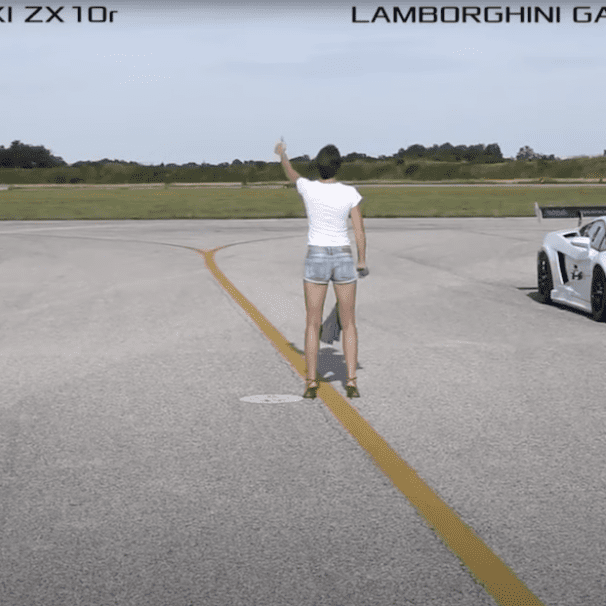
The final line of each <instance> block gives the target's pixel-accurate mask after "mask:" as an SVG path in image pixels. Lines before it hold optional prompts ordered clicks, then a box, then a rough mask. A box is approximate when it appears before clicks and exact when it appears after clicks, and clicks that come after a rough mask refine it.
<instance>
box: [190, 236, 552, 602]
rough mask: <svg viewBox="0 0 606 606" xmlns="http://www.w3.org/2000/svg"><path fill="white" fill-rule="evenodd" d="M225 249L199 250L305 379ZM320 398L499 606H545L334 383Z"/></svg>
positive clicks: (323, 387) (300, 360)
mask: <svg viewBox="0 0 606 606" xmlns="http://www.w3.org/2000/svg"><path fill="white" fill-rule="evenodd" d="M221 248H224V247H219V248H215V249H213V250H199V249H194V250H196V252H198V253H199V254H201V255H202V256H203V257H204V260H205V262H206V266H207V267H208V269H209V270H210V271H211V273H212V274H213V275H214V276H215V278H216V279H217V280H218V282H219V284H221V286H222V287H223V288H224V289H225V290H226V291H227V292H228V293H229V294H230V295H231V296H232V297H233V298H234V299H235V300H236V301H237V302H238V303H239V304H240V306H241V307H242V309H243V310H244V311H245V312H246V313H247V314H248V316H250V318H251V319H252V320H253V321H254V322H255V323H256V324H257V326H258V327H259V328H260V329H261V331H262V332H263V334H264V335H265V336H266V337H267V338H268V339H269V340H270V341H271V342H272V343H273V345H274V346H275V347H276V349H277V350H278V351H279V352H280V353H281V354H282V356H284V358H286V360H287V361H288V362H290V364H292V366H293V367H294V368H295V369H296V370H297V372H298V373H299V374H300V375H301V376H302V377H305V358H304V356H302V355H301V354H300V353H299V352H298V351H297V350H296V349H295V348H294V347H293V346H292V345H291V344H290V343H289V342H288V341H287V340H286V339H285V338H284V336H283V335H282V334H281V333H280V332H279V331H278V329H277V328H275V327H274V326H273V325H272V324H271V323H270V322H268V320H267V319H266V318H265V317H264V316H263V315H262V314H261V313H260V312H259V311H258V310H257V309H256V307H255V306H254V305H253V304H252V303H251V302H250V301H249V300H248V299H247V298H246V297H244V295H243V294H242V293H241V292H240V291H239V290H238V289H237V288H236V287H235V286H234V285H233V284H232V283H231V282H230V281H229V280H228V279H227V277H226V276H225V274H224V273H223V272H222V271H221V270H220V269H219V268H218V267H217V264H216V263H215V259H214V255H215V253H216V252H217V251H218V250H220V249H221ZM318 396H319V397H320V399H321V400H322V401H323V402H324V403H325V404H326V405H327V406H328V408H329V409H330V410H331V412H332V413H333V414H334V415H335V417H337V419H338V420H339V421H340V423H341V424H342V425H343V426H344V427H345V429H347V431H349V433H350V434H351V435H352V436H353V437H354V438H355V439H356V440H357V441H358V443H359V444H360V446H362V448H364V450H366V452H367V453H368V454H369V455H370V456H371V458H372V459H373V461H374V462H375V464H376V465H377V466H378V467H379V469H381V471H382V472H383V473H384V474H385V475H386V476H387V477H388V478H389V479H390V480H391V481H392V482H393V483H394V485H395V486H396V487H397V488H398V490H400V492H401V493H402V494H403V495H404V496H405V497H406V498H407V499H408V500H409V501H410V502H411V503H412V505H413V506H414V507H415V509H416V510H417V511H418V512H419V513H420V514H421V515H422V516H423V517H424V518H425V520H426V521H427V523H428V524H429V526H430V527H431V528H433V530H434V531H435V532H436V533H437V534H438V536H439V537H440V538H441V539H442V541H443V542H444V543H445V544H446V546H447V547H448V548H449V549H450V550H451V551H452V552H453V553H454V554H455V555H456V556H457V557H458V558H459V559H460V560H461V561H462V562H463V563H464V564H465V566H467V568H468V569H469V571H470V572H471V574H472V575H473V577H474V578H475V579H476V581H477V582H478V583H480V584H481V585H482V586H483V587H484V589H485V590H486V591H487V592H488V593H489V594H490V595H491V596H492V597H493V598H494V599H495V600H496V602H497V604H499V605H500V606H544V604H543V602H541V601H540V600H539V599H538V598H537V597H536V596H535V595H534V594H533V593H532V592H531V591H530V590H529V589H528V587H526V585H524V583H522V581H520V579H518V578H517V577H516V575H515V574H514V573H513V571H512V570H511V569H510V568H509V567H508V566H507V565H506V564H505V563H504V562H503V561H502V560H501V559H500V558H499V557H498V556H497V555H495V554H494V553H493V552H492V551H491V549H490V548H489V547H488V546H487V545H486V544H485V543H484V542H483V541H482V539H480V538H479V537H478V536H477V535H476V534H475V532H474V531H473V529H472V528H471V527H469V526H468V525H467V524H465V523H464V522H463V521H462V520H461V519H460V518H459V517H458V516H457V514H456V513H455V512H454V511H453V510H452V509H451V508H450V507H449V506H448V505H447V504H446V503H445V502H444V501H442V499H440V497H439V496H438V495H437V494H436V493H435V492H434V491H433V490H432V489H431V488H430V487H429V486H428V485H427V484H426V483H425V482H424V481H423V480H422V479H421V478H420V477H419V475H418V474H417V472H416V471H415V470H414V469H413V468H412V467H410V465H408V463H406V461H404V460H403V459H402V458H401V457H400V455H399V454H398V453H397V452H396V451H395V450H394V449H393V448H392V447H391V446H390V445H389V444H388V443H387V442H386V441H385V440H384V439H383V438H382V437H381V436H380V435H379V434H378V433H377V432H376V431H375V430H374V429H373V428H372V427H371V426H370V425H369V424H368V422H367V421H366V420H364V418H362V416H361V415H360V413H358V411H357V410H356V409H355V408H354V407H353V406H352V405H351V404H350V403H349V402H348V401H347V399H345V398H344V397H343V396H342V395H341V394H340V393H339V392H338V391H336V390H335V389H334V388H333V387H332V386H331V385H330V384H328V383H325V382H322V383H320V387H319V389H318Z"/></svg>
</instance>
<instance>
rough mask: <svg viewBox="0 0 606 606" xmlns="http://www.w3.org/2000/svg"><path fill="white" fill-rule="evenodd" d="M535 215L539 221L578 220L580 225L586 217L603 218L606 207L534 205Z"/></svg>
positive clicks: (536, 203) (605, 213)
mask: <svg viewBox="0 0 606 606" xmlns="http://www.w3.org/2000/svg"><path fill="white" fill-rule="evenodd" d="M534 213H535V215H536V216H537V219H538V220H539V221H541V218H543V219H578V220H579V225H580V224H581V223H582V221H583V219H584V218H585V217H601V216H603V215H606V206H539V204H538V202H535V203H534Z"/></svg>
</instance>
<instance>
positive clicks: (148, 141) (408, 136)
mask: <svg viewBox="0 0 606 606" xmlns="http://www.w3.org/2000/svg"><path fill="white" fill-rule="evenodd" d="M77 2H78V0H75V2H70V3H69V4H65V5H63V6H64V8H63V9H62V10H60V11H58V9H59V7H60V6H62V5H61V4H60V3H59V2H54V1H53V0H46V2H45V3H44V4H45V6H43V7H42V10H40V11H39V13H38V14H36V15H34V16H32V17H31V21H34V20H40V21H41V22H37V23H36V22H26V19H27V18H28V17H29V16H30V15H31V14H32V12H33V10H32V9H26V8H25V7H26V6H34V5H35V3H34V2H30V1H26V0H18V1H17V2H12V3H10V0H9V4H10V6H11V7H12V14H11V15H10V18H11V21H10V22H9V13H8V6H9V4H7V5H5V7H4V8H3V9H1V10H0V18H2V19H3V20H4V22H0V67H1V70H0V73H1V74H2V78H1V80H0V126H1V128H0V134H1V136H0V145H4V146H5V147H8V146H9V145H10V144H11V142H12V141H14V140H19V141H21V142H23V143H26V144H29V145H43V146H44V147H46V148H47V149H50V150H51V152H52V153H53V154H54V155H56V156H59V157H61V158H63V159H64V160H65V161H66V162H67V163H70V164H71V163H73V162H76V161H79V160H100V159H103V158H110V159H118V160H126V161H135V162H140V163H142V164H160V163H162V162H163V163H165V164H169V163H175V164H185V163H187V162H196V163H198V164H199V163H203V162H206V163H211V164H218V163H221V162H230V163H231V162H232V161H233V160H235V159H239V160H242V161H245V160H264V161H274V160H276V156H274V154H273V148H274V145H275V142H276V141H277V140H279V138H280V137H281V136H283V137H284V139H285V141H286V144H287V151H288V154H289V155H290V156H291V157H295V156H300V155H304V154H307V155H309V156H310V157H314V156H315V155H316V153H317V152H318V150H319V149H320V148H321V147H323V146H324V145H326V144H328V143H332V144H335V145H337V147H338V148H339V149H340V150H341V153H342V154H348V153H351V152H354V151H355V152H360V153H366V154H368V155H370V156H375V157H376V156H379V155H392V154H394V153H396V152H397V151H398V150H399V149H401V148H404V149H405V148H407V147H409V146H410V145H413V144H421V145H424V146H426V147H429V146H431V145H434V144H438V145H441V144H443V143H446V142H448V143H451V144H452V145H474V144H477V143H484V144H486V145H487V144H490V143H498V144H499V146H500V148H501V151H502V152H503V155H504V156H506V157H514V156H515V155H516V153H517V152H518V150H519V149H520V148H521V147H523V146H526V145H528V146H530V147H531V148H533V149H534V151H535V152H537V153H541V154H548V155H549V154H555V155H556V156H558V157H570V156H579V155H589V156H596V155H602V154H603V153H604V150H606V133H605V132H604V128H603V123H602V120H603V115H604V114H603V106H604V99H605V98H606V94H605V93H606V52H605V51H606V10H605V11H604V13H603V18H600V19H599V20H598V21H597V22H595V20H596V18H597V17H598V15H599V13H600V7H601V5H599V4H595V3H592V2H582V1H580V0H578V1H577V2H560V3H553V4H546V3H541V4H529V3H522V2H518V3H512V2H507V3H505V2H499V1H498V0H495V1H493V2H490V4H486V3H485V2H481V1H480V2H478V1H477V0H467V1H466V2H460V1H457V0H447V1H446V2H433V1H432V0H423V1H422V2H417V3H415V2H410V1H407V2H397V3H395V4H386V3H384V2H383V3H382V4H379V3H372V2H369V1H368V0H364V1H363V2H356V0H351V2H348V3H347V4H345V3H344V2H343V1H342V0H339V1H338V2H331V1H330V0H327V1H326V2H323V3H319V2H317V1H316V0H314V1H311V2H302V1H301V0H294V1H289V2H286V0H283V2H282V3H279V2H274V3H271V2H270V0H265V1H264V2H254V1H252V2H239V1H237V0H231V1H230V2H229V1H228V2H222V3H221V4H218V3H217V2H214V3H212V2H200V1H198V2H196V1H189V2H188V1H186V0H177V1H176V2H169V1H168V0H167V1H166V2H159V1H157V0H156V1H151V2H145V3H141V2H140V1H139V0H118V1H116V2H114V1H113V0H94V2H91V3H81V4H76V3H77ZM101 2H105V4H104V5H102V4H100V3H101ZM605 4H606V3H605ZM46 5H48V6H49V7H50V9H52V10H49V9H48V8H47V7H46ZM72 6H80V7H81V8H80V10H77V9H74V8H72ZM101 6H103V8H99V7H101ZM352 6H355V7H356V20H357V21H369V22H368V23H362V22H359V23H354V22H353V18H352ZM378 6H383V7H384V8H385V14H386V15H387V16H389V17H390V20H391V18H392V17H393V7H394V6H397V7H399V8H400V10H401V12H402V13H403V14H406V12H407V11H408V10H409V9H410V8H411V7H414V8H416V10H417V20H416V22H415V23H412V22H411V21H409V22H407V23H402V22H398V23H393V22H389V23H388V22H387V20H386V19H384V18H381V17H378V18H377V19H376V20H375V22H374V23H372V22H370V21H371V20H372V17H373V15H374V14H375V12H376V11H377V7H378ZM421 6H426V7H435V9H436V14H437V15H438V22H436V23H430V22H423V23H421V22H420V20H419V13H418V11H419V10H420V7H421ZM463 6H469V7H479V8H480V14H481V20H480V21H481V22H480V23H476V22H475V21H473V20H472V19H468V20H467V22H465V23H463V22H462V7H463ZM487 6H497V7H500V11H501V12H502V13H504V12H505V9H506V8H509V9H510V11H511V12H519V10H520V7H529V6H530V7H535V6H540V7H541V8H543V10H544V11H545V12H546V11H547V9H548V8H549V7H553V10H554V13H555V9H556V8H559V9H560V14H561V21H560V23H547V22H546V21H545V20H544V19H540V20H539V22H536V21H535V20H534V19H533V20H531V21H530V22H524V23H520V17H519V16H517V17H516V16H512V17H511V18H510V23H505V22H502V23H488V22H486V21H485V20H484V17H483V15H484V14H485V12H484V10H485V8H486V7H487ZM575 6H583V7H589V8H584V9H580V10H577V12H576V14H577V18H578V19H579V20H585V19H587V20H588V21H589V22H586V23H575V22H574V21H573V15H574V7H575ZM91 7H97V8H91ZM444 7H451V8H450V9H447V10H446V11H445V13H444V14H445V19H447V20H454V17H455V14H456V13H455V8H457V9H458V11H459V22H458V23H442V22H440V14H441V9H442V8H444ZM533 10H534V9H533ZM53 11H58V12H57V13H56V14H57V16H54V15H53ZM112 11H117V12H112ZM110 14H111V19H112V21H111V22H110ZM78 15H80V18H81V21H80V22H78ZM89 15H90V17H91V18H92V20H93V21H94V22H89ZM490 15H491V16H490V17H489V18H496V9H495V12H492V13H490ZM587 15H589V16H587ZM104 17H105V22H103V18H104ZM59 18H61V19H62V21H63V22H61V21H59ZM426 19H427V20H430V19H431V17H426Z"/></svg>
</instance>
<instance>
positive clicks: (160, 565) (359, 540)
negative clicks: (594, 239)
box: [0, 218, 606, 606]
mask: <svg viewBox="0 0 606 606" xmlns="http://www.w3.org/2000/svg"><path fill="white" fill-rule="evenodd" d="M365 223H366V232H367V239H368V265H369V268H370V271H371V273H370V275H369V276H368V277H367V278H364V279H363V280H361V281H360V282H359V287H358V304H357V321H358V333H359V341H360V355H359V370H358V385H359V388H360V392H361V394H362V397H361V398H360V399H359V400H355V401H353V402H352V403H353V405H354V406H355V408H356V409H357V410H358V411H359V413H360V414H361V415H362V416H363V417H364V419H366V421H368V422H369V423H370V425H371V426H372V427H373V428H374V429H375V430H376V431H377V432H378V433H379V434H380V435H381V436H382V437H383V438H384V439H385V440H387V442H388V443H389V444H390V445H391V446H392V447H393V448H394V449H395V450H396V451H397V452H398V454H399V456H400V457H401V458H402V459H404V460H405V461H406V462H407V463H408V464H409V465H411V466H412V467H413V468H414V469H415V470H416V471H417V472H418V474H419V475H420V476H421V477H422V478H423V479H424V480H425V481H426V482H427V484H428V485H429V486H431V487H432V488H433V489H434V490H435V491H436V492H437V493H438V494H439V495H440V497H441V498H442V499H443V500H444V501H445V502H446V503H447V504H448V505H449V506H450V507H451V508H452V510H453V511H454V512H456V514H457V515H458V516H459V517H460V518H461V519H462V520H463V521H464V522H465V523H466V524H468V525H469V526H470V527H471V528H472V529H473V530H474V531H475V533H476V534H477V535H478V536H479V537H480V538H481V539H482V540H483V541H484V542H485V543H486V544H487V545H488V546H489V547H490V548H491V549H492V550H493V552H494V553H495V554H496V555H497V556H498V557H499V558H501V559H502V560H503V561H504V562H505V563H506V564H507V566H509V567H510V568H511V570H512V571H513V572H514V573H515V574H516V575H517V577H518V578H519V579H520V580H521V581H522V582H523V583H524V584H525V585H526V586H527V587H528V588H529V589H530V591H532V592H533V593H534V595H535V596H536V597H537V598H539V599H540V600H541V601H542V602H543V603H544V604H545V605H549V606H576V605H579V606H581V605H588V606H594V605H595V606H599V605H601V604H603V603H604V595H606V570H605V567H606V565H605V562H606V557H605V555H606V554H605V551H606V547H604V540H603V537H604V536H606V513H605V511H604V508H603V503H604V502H605V501H606V484H605V481H604V480H605V472H604V469H606V449H605V448H604V445H605V441H604V440H605V439H604V436H605V429H606V427H605V425H606V421H605V414H604V402H605V398H604V395H603V360H602V357H601V356H602V352H603V347H604V345H603V344H604V337H605V336H606V332H605V331H606V325H600V324H597V323H595V322H593V320H591V318H590V317H589V316H588V315H586V314H583V313H579V312H576V311H573V310H570V309H566V308H564V307H558V306H545V305H542V304H540V303H539V302H538V301H537V296H536V253H537V249H538V247H539V246H540V243H541V240H542V236H543V234H544V233H546V232H547V231H551V230H554V229H560V228H565V227H572V226H574V225H576V221H575V220H543V222H542V223H539V222H538V221H537V219H536V218H516V219H513V218H512V219H370V220H366V222H365ZM226 245H231V246H228V247H227V248H224V249H222V250H219V251H218V252H217V253H216V255H215V260H216V262H217V264H218V266H219V267H220V269H221V270H222V271H223V272H224V273H225V275H226V276H227V277H228V278H229V280H231V282H233V284H234V285H235V286H236V288H238V289H239V290H240V291H241V292H242V294H243V295H244V296H245V297H247V298H248V299H249V301H250V302H251V303H252V304H253V305H254V306H255V307H256V308H257V309H258V310H259V311H260V312H261V313H262V314H263V315H264V316H265V317H266V318H267V319H268V320H269V321H270V322H271V323H272V324H273V325H274V326H275V327H276V328H277V329H278V330H279V331H280V332H281V333H282V334H283V335H284V336H285V337H286V339H288V340H289V341H290V342H292V343H293V345H294V346H295V347H298V348H299V349H303V331H304V313H303V310H304V302H303V291H302V263H303V256H304V253H305V245H306V222H305V221H304V220H300V219H280V220H248V221H240V220H233V221H201V220H191V221H187V220H181V221H106V222H95V221H47V222H11V221H6V222H1V223H0V284H1V285H2V286H1V293H2V297H1V300H0V312H1V313H0V329H1V330H0V334H1V335H2V338H1V339H0V489H1V492H0V506H1V507H0V537H1V538H0V571H1V572H0V604H2V606H38V605H39V606H54V605H57V606H72V605H80V604H82V605H86V606H97V605H99V606H107V605H109V604H112V605H114V604H115V605H119V606H127V605H128V606H131V605H132V606H139V605H141V606H143V605H145V606H156V605H157V606H189V605H196V606H197V605H206V604H208V605H212V606H223V605H225V606H228V605H229V606H232V605H242V606H244V605H246V606H251V605H257V604H258V605H263V606H273V605H276V606H278V605H280V606H282V605H291V604H292V605H293V606H294V605H296V606H307V605H309V606H312V605H313V606H320V605H321V606H324V605H326V606H337V605H344V606H345V605H347V606H354V605H358V604H359V605H360V606H362V605H364V606H369V605H373V606H374V605H376V606H387V605H390V606H391V605H398V606H399V605H409V604H410V605H422V606H426V605H429V604H431V605H434V604H435V605H440V606H442V605H443V606H458V605H470V606H471V605H473V606H476V605H489V604H495V601H494V600H493V598H492V597H491V596H490V595H488V593H487V592H486V591H485V590H484V589H483V588H482V587H481V586H480V584H478V583H477V582H476V581H475V580H474V578H473V576H472V574H470V572H469V570H468V569H467V568H466V567H465V566H463V565H462V564H461V563H460V562H459V560H458V559H457V557H456V556H455V555H454V554H453V553H451V552H450V551H449V549H448V548H447V547H446V546H445V545H444V544H443V543H442V542H441V541H440V539H439V538H438V537H437V535H436V533H435V532H434V530H433V529H431V528H430V527H428V525H427V524H426V522H425V520H424V519H423V518H422V517H421V516H420V515H418V514H417V513H416V511H415V509H414V508H413V507H412V506H411V504H410V502H409V501H408V500H407V499H406V498H405V497H404V496H403V495H402V494H401V493H400V492H399V491H398V490H397V489H396V488H395V487H394V485H393V484H392V483H391V482H390V481H389V480H388V479H387V478H386V476H384V475H383V473H382V472H381V471H380V470H379V469H378V468H377V466H375V464H374V463H373V462H372V461H371V459H370V458H369V457H368V456H367V454H366V453H365V451H363V450H362V449H361V448H360V446H359V445H358V443H357V442H356V440H355V439H354V438H353V437H352V436H351V435H350V434H348V433H347V431H345V430H344V428H343V427H342V425H341V424H340V423H339V421H338V420H337V419H336V418H335V417H334V416H333V414H332V413H331V412H330V411H329V410H328V409H327V407H326V406H325V404H324V403H323V402H322V401H320V400H318V399H317V400H314V401H307V400H300V401H296V402H290V403H272V402H265V403H250V402H245V401H242V400H241V398H244V397H247V396H252V395H275V394H292V395H300V394H302V392H303V390H304V382H303V380H302V379H301V377H300V376H299V375H298V374H297V373H296V372H295V371H294V369H293V368H292V367H291V366H290V365H289V364H288V363H287V362H286V361H285V360H284V358H282V357H281V356H280V354H279V353H278V352H277V351H276V349H275V348H274V347H273V346H272V345H271V343H270V342H269V341H268V339H267V338H266V337H265V336H264V335H263V334H262V333H261V331H260V330H259V329H258V328H257V326H256V325H255V324H254V323H253V322H252V320H251V319H250V318H249V317H248V316H247V315H246V313H244V311H243V310H242V308H241V307H240V306H239V305H238V304H237V303H236V302H235V301H234V300H233V298H232V297H230V295H229V294H228V293H227V292H226V291H225V290H224V289H223V288H222V287H221V286H220V285H219V284H218V282H217V281H216V280H215V279H214V277H213V276H212V275H211V273H210V272H209V271H208V269H207V268H206V266H205V263H204V258H203V257H202V256H201V255H200V254H198V253H196V252H195V250H194V249H205V250H208V249H212V248H215V247H219V246H226ZM333 304H334V293H332V292H330V291H329V295H328V298H327V301H326V306H325V315H326V314H327V313H328V312H329V311H330V309H332V306H333ZM319 371H320V372H321V374H322V375H324V376H326V378H327V381H330V382H331V384H332V385H333V386H334V387H335V389H337V390H338V391H339V392H341V393H345V390H344V380H345V365H344V361H343V356H342V350H341V344H340V343H336V344H333V345H330V346H328V345H325V344H323V346H322V349H321V353H320V361H319Z"/></svg>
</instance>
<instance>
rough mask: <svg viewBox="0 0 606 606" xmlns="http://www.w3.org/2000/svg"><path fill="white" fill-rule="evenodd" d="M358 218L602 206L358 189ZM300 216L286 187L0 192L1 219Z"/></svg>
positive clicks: (563, 193)
mask: <svg viewBox="0 0 606 606" xmlns="http://www.w3.org/2000/svg"><path fill="white" fill-rule="evenodd" d="M358 188H359V191H360V193H361V194H362V196H363V197H364V200H363V206H362V209H363V210H362V212H363V215H364V216H365V217H515V216H531V215H533V214H534V210H533V205H534V202H538V203H539V205H541V206H550V205H552V206H575V205H583V206H586V205H601V204H605V203H606V189H603V188H602V187H586V186H585V187H584V186H582V185H579V186H574V187H553V186H550V185H542V186H539V187H536V186H535V187H530V186H517V187H508V186H507V185H503V186H499V187H481V186H480V187H477V186H474V187H472V186H469V187H465V186H458V187H443V186H441V187H432V186H427V187H407V186H405V185H403V186H399V187H381V186H377V187H365V186H363V185H359V186H358ZM284 217H289V218H294V217H300V218H304V217H305V209H304V207H303V203H302V201H301V199H300V198H299V196H298V195H297V193H296V191H295V190H294V189H292V188H284V187H278V188H275V187H274V188H256V187H251V188H246V187H244V188H240V187H229V188H227V187H216V188H210V187H204V188H200V187H198V188H186V187H163V186H160V187H153V188H142V189H140V188H128V187H126V186H124V187H116V188H112V189H103V188H93V187H89V188H87V187H62V188H59V187H32V188H27V187H26V188H14V189H8V190H3V191H0V220H52V219H266V218H284Z"/></svg>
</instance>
